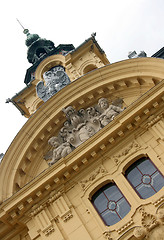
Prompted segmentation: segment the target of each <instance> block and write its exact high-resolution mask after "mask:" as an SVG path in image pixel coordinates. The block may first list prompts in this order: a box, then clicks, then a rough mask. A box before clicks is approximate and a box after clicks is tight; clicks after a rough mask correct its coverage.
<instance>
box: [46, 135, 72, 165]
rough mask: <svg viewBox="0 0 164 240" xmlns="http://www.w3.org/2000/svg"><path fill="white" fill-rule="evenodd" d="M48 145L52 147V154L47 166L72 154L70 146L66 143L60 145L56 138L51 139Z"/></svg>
mask: <svg viewBox="0 0 164 240" xmlns="http://www.w3.org/2000/svg"><path fill="white" fill-rule="evenodd" d="M48 143H49V144H50V145H51V146H52V147H54V150H53V154H52V161H51V162H49V165H50V166H51V165H53V164H54V163H55V162H57V161H58V160H59V159H61V158H62V157H66V156H67V155H68V154H69V153H71V152H72V149H71V146H70V144H69V143H68V142H65V143H60V141H59V139H58V137H51V138H50V139H49V141H48Z"/></svg>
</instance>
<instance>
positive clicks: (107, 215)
mask: <svg viewBox="0 0 164 240" xmlns="http://www.w3.org/2000/svg"><path fill="white" fill-rule="evenodd" d="M91 201H92V204H93V205H94V207H95V209H96V210H97V212H98V213H99V215H100V216H101V218H102V219H103V221H104V223H105V224H106V225H107V226H111V225H113V224H115V223H117V222H119V221H120V220H121V219H123V218H124V217H125V216H126V215H127V214H128V212H129V211H130V209H131V207H130V204H129V203H128V201H127V200H126V199H125V197H124V196H123V194H122V193H121V191H120V190H119V188H118V187H117V186H116V184H114V183H109V184H107V185H105V186H103V187H102V188H101V189H99V190H98V191H97V192H96V193H95V194H94V195H93V196H92V200H91Z"/></svg>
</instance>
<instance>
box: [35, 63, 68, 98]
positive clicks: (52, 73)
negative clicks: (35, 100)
mask: <svg viewBox="0 0 164 240" xmlns="http://www.w3.org/2000/svg"><path fill="white" fill-rule="evenodd" d="M43 78H44V81H45V84H44V82H43V81H40V82H38V84H37V85H36V92H37V95H38V97H39V98H41V99H42V100H43V101H44V102H46V101H47V100H48V99H49V98H50V97H52V96H53V95H54V94H55V93H57V92H58V91H60V90H61V89H62V88H63V87H65V86H66V85H68V84H69V83H70V79H69V77H68V76H67V74H66V73H65V71H64V68H63V67H62V66H56V67H53V68H52V69H51V70H49V71H47V72H45V73H44V74H43Z"/></svg>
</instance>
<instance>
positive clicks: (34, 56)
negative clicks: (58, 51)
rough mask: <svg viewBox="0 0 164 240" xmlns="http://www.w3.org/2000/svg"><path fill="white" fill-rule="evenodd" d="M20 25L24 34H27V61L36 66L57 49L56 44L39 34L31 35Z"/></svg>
mask: <svg viewBox="0 0 164 240" xmlns="http://www.w3.org/2000/svg"><path fill="white" fill-rule="evenodd" d="M17 21H18V23H19V24H20V25H21V27H22V28H23V33H24V34H26V36H27V39H26V41H25V44H26V46H27V47H28V50H27V59H28V61H29V63H32V64H35V63H36V62H38V61H39V60H41V59H43V58H45V56H46V55H47V54H49V53H50V52H51V51H52V50H54V49H55V46H54V43H53V42H52V41H50V40H46V39H42V38H40V37H39V35H38V34H31V33H30V32H29V30H28V29H25V28H24V27H23V25H22V24H21V23H20V21H19V20H18V19H17Z"/></svg>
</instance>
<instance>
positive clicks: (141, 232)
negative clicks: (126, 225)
mask: <svg viewBox="0 0 164 240" xmlns="http://www.w3.org/2000/svg"><path fill="white" fill-rule="evenodd" d="M133 235H134V236H135V238H136V239H140V240H141V239H143V238H144V237H145V236H146V230H145V228H144V227H141V226H138V227H135V229H134V231H133Z"/></svg>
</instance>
